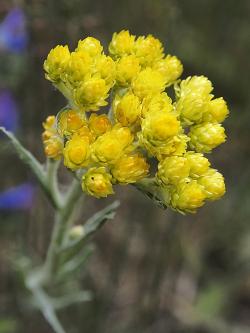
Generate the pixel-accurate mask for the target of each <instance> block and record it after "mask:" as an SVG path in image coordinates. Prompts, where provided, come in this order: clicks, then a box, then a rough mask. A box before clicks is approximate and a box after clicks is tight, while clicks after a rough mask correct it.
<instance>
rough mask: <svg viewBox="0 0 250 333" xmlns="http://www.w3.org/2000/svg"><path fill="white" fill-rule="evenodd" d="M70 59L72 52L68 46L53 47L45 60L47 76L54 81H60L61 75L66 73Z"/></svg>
mask: <svg viewBox="0 0 250 333" xmlns="http://www.w3.org/2000/svg"><path fill="white" fill-rule="evenodd" d="M69 59H70V52H69V48H68V46H67V45H66V46H62V45H57V46H56V47H55V48H54V49H52V50H51V51H50V52H49V54H48V56H47V59H46V60H45V61H44V65H43V67H44V70H45V71H46V73H47V74H46V75H45V76H46V78H47V79H48V80H50V81H52V82H56V81H59V80H60V78H61V75H62V74H64V72H65V69H66V67H67V64H68V61H69Z"/></svg>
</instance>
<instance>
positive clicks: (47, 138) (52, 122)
mask: <svg viewBox="0 0 250 333" xmlns="http://www.w3.org/2000/svg"><path fill="white" fill-rule="evenodd" d="M43 128H44V129H45V131H44V132H43V134H42V139H43V145H44V152H45V155H46V156H47V157H49V158H53V159H55V160H58V159H60V158H61V156H62V150H63V140H62V139H61V138H60V137H59V135H58V134H57V130H56V117H55V116H48V117H47V119H46V120H45V122H43Z"/></svg>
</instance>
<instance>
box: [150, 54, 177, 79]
mask: <svg viewBox="0 0 250 333" xmlns="http://www.w3.org/2000/svg"><path fill="white" fill-rule="evenodd" d="M153 69H155V70H156V71H158V72H160V73H161V74H162V76H163V77H164V78H165V80H166V83H167V85H171V84H172V83H173V82H174V81H176V80H177V79H178V78H179V77H180V76H181V74H182V72H183V65H182V63H181V62H180V60H179V59H178V58H177V57H176V56H171V55H167V56H166V58H164V59H161V60H159V61H157V62H155V63H154V65H153Z"/></svg>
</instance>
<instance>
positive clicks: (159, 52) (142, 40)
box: [135, 35, 164, 67]
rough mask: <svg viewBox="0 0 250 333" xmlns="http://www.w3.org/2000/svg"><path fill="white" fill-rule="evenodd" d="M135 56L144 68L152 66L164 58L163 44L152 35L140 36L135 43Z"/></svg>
mask: <svg viewBox="0 0 250 333" xmlns="http://www.w3.org/2000/svg"><path fill="white" fill-rule="evenodd" d="M135 54H136V56H137V57H138V59H139V61H140V64H141V65H142V66H144V67H146V66H152V64H153V63H154V62H156V61H158V60H159V59H162V58H163V56H164V53H163V46H162V43H161V42H160V41H159V39H157V38H155V37H153V36H152V35H148V36H147V37H145V36H140V37H138V38H137V40H136V42H135Z"/></svg>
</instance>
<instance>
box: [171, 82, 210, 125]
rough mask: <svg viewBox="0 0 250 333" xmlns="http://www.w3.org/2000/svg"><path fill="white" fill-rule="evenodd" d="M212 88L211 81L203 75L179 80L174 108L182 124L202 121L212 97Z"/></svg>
mask: <svg viewBox="0 0 250 333" xmlns="http://www.w3.org/2000/svg"><path fill="white" fill-rule="evenodd" d="M212 89H213V87H212V84H211V82H210V81H209V80H208V79H207V78H206V77H204V76H193V77H188V78H187V79H186V80H183V81H181V85H180V97H179V100H178V101H177V103H176V108H177V111H178V113H180V117H181V120H182V122H183V124H184V125H192V124H198V123H200V122H201V121H202V118H203V115H204V114H205V113H206V112H207V110H208V104H209V102H210V100H211V98H212V97H213V96H212V95H211V94H210V92H211V91H212Z"/></svg>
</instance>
